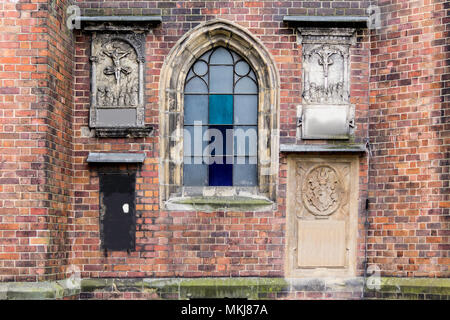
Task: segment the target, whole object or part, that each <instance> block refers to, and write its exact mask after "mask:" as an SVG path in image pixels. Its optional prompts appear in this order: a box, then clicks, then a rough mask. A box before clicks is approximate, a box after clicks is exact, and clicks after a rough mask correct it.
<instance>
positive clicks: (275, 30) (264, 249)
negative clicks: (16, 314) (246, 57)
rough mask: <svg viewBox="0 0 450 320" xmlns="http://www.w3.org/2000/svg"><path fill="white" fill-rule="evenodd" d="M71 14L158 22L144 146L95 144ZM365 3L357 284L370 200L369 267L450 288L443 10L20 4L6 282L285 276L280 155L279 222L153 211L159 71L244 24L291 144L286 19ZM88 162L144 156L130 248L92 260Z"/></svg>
mask: <svg viewBox="0 0 450 320" xmlns="http://www.w3.org/2000/svg"><path fill="white" fill-rule="evenodd" d="M69 4H76V5H78V6H79V7H80V8H81V12H82V14H83V15H84V14H85V15H112V14H120V15H125V14H132V15H150V14H157V15H161V16H162V18H163V21H162V23H161V24H160V25H158V26H157V27H156V28H154V29H152V30H151V31H150V32H149V33H148V35H147V38H146V65H145V84H146V85H145V97H146V100H145V101H146V114H145V122H146V123H147V124H152V125H153V126H154V128H155V130H154V133H153V134H152V136H151V137H148V138H135V139H130V138H114V139H104V138H103V139H99V138H95V137H93V136H92V133H91V132H90V131H89V129H88V123H89V119H88V117H89V113H88V111H89V101H90V84H89V83H90V78H89V77H90V62H89V55H90V36H89V33H86V32H82V31H80V30H74V31H72V30H68V28H67V26H66V24H65V21H66V19H67V16H68V15H67V13H66V11H65V8H66V7H67V6H68V5H69ZM371 4H375V5H378V7H379V8H380V9H381V28H379V29H375V30H367V29H364V30H359V31H358V33H357V42H356V45H355V46H354V47H353V48H352V49H351V84H352V87H351V103H352V104H354V105H355V106H356V125H357V130H356V133H355V142H363V141H364V139H365V138H369V139H370V143H371V146H372V156H371V157H368V156H363V157H361V159H360V177H359V179H360V194H359V201H360V203H359V208H360V210H359V229H360V232H359V237H358V275H359V276H361V275H362V274H363V270H364V267H363V261H364V249H365V247H364V225H363V222H364V215H365V212H364V210H363V209H364V203H365V199H366V198H367V197H369V199H370V206H369V212H368V215H369V223H370V226H369V230H368V238H367V242H368V246H367V253H368V263H369V264H376V265H378V266H379V267H380V269H381V274H382V275H383V276H396V277H449V275H450V272H449V264H450V260H449V257H448V252H449V249H450V244H449V220H448V216H449V208H450V201H449V200H450V199H449V160H448V159H449V153H448V145H449V132H450V125H449V121H448V116H449V96H450V92H449V80H450V78H449V76H448V75H449V67H448V59H449V58H450V56H449V53H448V48H449V45H450V44H449V42H448V39H449V32H450V30H449V20H448V19H449V18H448V14H449V10H450V8H449V6H448V3H445V1H443V0H434V1H431V0H418V1H400V0H390V1H382V0H380V1H255V2H251V1H227V2H224V1H221V2H216V1H74V2H73V3H69V2H68V1H59V0H58V1H57V0H54V1H49V0H27V1H22V0H19V1H18V2H17V3H16V2H4V3H2V4H0V8H1V9H2V10H0V48H1V52H2V54H1V55H0V84H1V85H0V106H1V108H0V151H1V152H0V168H1V172H0V281H3V282H13V281H14V282H21V281H44V280H47V281H54V280H60V279H64V278H66V277H67V273H66V272H67V267H68V266H70V265H75V266H77V267H79V268H80V270H81V275H82V277H83V278H99V277H100V278H103V277H112V278H123V277H127V278H140V277H146V278H154V277H228V276H235V277H238V276H240V277H244V276H253V277H283V275H284V247H285V238H284V236H285V215H286V213H285V207H286V204H285V199H286V177H287V161H286V156H285V155H284V154H280V171H279V184H278V199H277V204H278V209H277V210H276V211H273V212H179V211H163V210H160V207H159V196H160V195H159V130H158V127H159V123H158V121H159V91H158V89H159V80H160V70H161V67H162V64H163V62H164V58H165V57H166V56H167V55H168V53H169V51H170V49H171V48H172V47H173V46H174V45H175V43H176V42H177V41H178V40H179V39H180V37H181V36H182V35H183V34H185V33H186V32H187V31H189V30H191V29H192V28H194V27H195V26H197V25H199V24H200V23H202V22H205V21H209V20H212V19H215V18H221V19H226V20H230V21H233V22H235V23H237V24H239V25H240V26H242V27H243V28H246V29H247V30H248V31H249V32H250V33H251V34H252V35H253V36H255V37H257V38H258V39H260V40H261V41H262V43H263V44H264V46H265V47H266V48H267V50H268V51H269V52H270V53H271V54H272V56H273V58H274V60H275V63H276V66H277V68H278V71H279V74H280V143H282V144H286V143H290V144H292V143H293V144H300V143H303V142H302V141H301V140H298V139H297V138H296V120H297V118H296V117H297V111H296V106H297V105H298V104H300V103H301V68H302V65H301V63H302V61H301V46H300V45H298V44H297V37H296V34H295V28H294V27H293V26H289V25H286V24H284V23H283V22H282V19H283V16H285V15H366V12H365V10H366V8H367V7H368V6H369V5H371ZM89 152H145V154H146V156H147V158H146V160H145V163H144V164H142V166H141V167H140V170H138V172H137V186H136V190H137V193H136V196H137V207H136V209H137V230H136V251H134V252H130V253H127V252H109V253H107V254H106V256H105V253H104V252H103V251H102V250H101V249H100V232H99V200H98V199H99V186H98V183H99V180H98V171H97V170H96V168H95V167H93V166H89V165H88V164H87V163H86V157H87V155H88V153H89ZM121 169H123V170H125V169H126V167H125V166H124V167H122V168H121ZM308 294H310V293H308ZM325 294H326V293H324V292H319V293H317V294H316V296H314V297H316V298H322V297H324V295H325ZM344 295H345V294H344ZM347 295H348V293H347ZM130 297H133V296H132V295H130ZM292 298H294V297H292ZM297 298H302V296H298V297H297Z"/></svg>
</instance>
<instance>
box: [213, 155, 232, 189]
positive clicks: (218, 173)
mask: <svg viewBox="0 0 450 320" xmlns="http://www.w3.org/2000/svg"><path fill="white" fill-rule="evenodd" d="M222 162H223V164H217V163H213V164H211V165H209V185H210V186H231V185H233V165H232V164H226V163H225V162H226V160H225V159H223V161H222Z"/></svg>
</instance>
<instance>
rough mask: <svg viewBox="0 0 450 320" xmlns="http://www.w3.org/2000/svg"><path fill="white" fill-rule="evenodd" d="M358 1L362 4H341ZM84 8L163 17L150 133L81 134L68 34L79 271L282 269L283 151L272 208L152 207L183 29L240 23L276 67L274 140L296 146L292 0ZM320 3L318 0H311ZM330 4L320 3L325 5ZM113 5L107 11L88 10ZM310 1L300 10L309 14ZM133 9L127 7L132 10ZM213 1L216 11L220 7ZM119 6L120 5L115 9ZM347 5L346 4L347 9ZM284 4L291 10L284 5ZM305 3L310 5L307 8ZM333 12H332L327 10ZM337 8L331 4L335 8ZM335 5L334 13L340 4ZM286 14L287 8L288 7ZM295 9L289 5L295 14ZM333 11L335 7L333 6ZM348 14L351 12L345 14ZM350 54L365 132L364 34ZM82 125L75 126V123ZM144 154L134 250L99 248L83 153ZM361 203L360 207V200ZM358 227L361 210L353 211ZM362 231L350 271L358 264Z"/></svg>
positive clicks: (91, 170) (81, 39) (84, 69)
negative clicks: (163, 119) (164, 102)
mask: <svg viewBox="0 0 450 320" xmlns="http://www.w3.org/2000/svg"><path fill="white" fill-rule="evenodd" d="M346 3H348V4H349V9H348V10H351V9H350V7H352V6H353V7H355V4H357V6H356V8H353V9H357V8H359V6H360V5H361V6H362V3H359V2H356V1H353V2H346ZM79 4H80V6H82V7H84V8H85V12H86V13H89V14H102V13H104V14H119V13H120V14H129V13H138V14H140V13H142V14H162V15H163V22H162V24H161V25H159V26H158V27H157V28H155V29H152V31H151V32H150V33H149V35H148V36H147V39H146V40H147V44H146V72H145V74H146V76H145V81H146V85H145V86H146V92H145V94H146V123H149V124H152V125H154V126H155V132H154V134H153V137H151V138H141V139H97V138H94V137H88V136H82V130H86V128H87V126H88V120H89V119H88V110H89V94H90V91H89V81H90V80H89V79H90V78H89V77H90V64H89V55H90V36H89V34H88V33H82V32H76V33H75V38H76V44H75V47H76V54H75V61H76V63H75V116H74V126H73V130H74V137H75V138H74V158H73V159H74V163H75V164H74V180H73V181H74V192H75V199H74V201H75V202H74V214H75V217H76V219H75V224H76V232H75V238H76V239H75V240H74V241H75V243H76V245H75V246H74V251H75V256H76V258H74V259H73V260H72V263H74V264H76V265H79V266H80V267H81V271H82V275H83V277H99V276H100V277H125V276H127V277H141V276H142V277H154V276H156V277H174V276H185V277H199V276H230V275H231V276H281V277H282V276H283V275H284V245H285V239H284V236H285V196H286V174H287V173H286V170H287V167H286V158H285V157H284V156H282V158H281V160H280V184H279V192H278V205H279V206H278V211H274V212H212V213H207V212H166V211H160V208H159V193H158V190H159V186H158V174H159V172H158V163H159V159H158V157H159V145H158V143H159V131H158V120H159V100H158V97H159V92H158V86H159V80H160V77H159V76H160V70H161V67H162V64H163V62H164V59H165V57H166V56H167V54H168V53H169V51H170V49H171V48H172V47H173V46H174V45H175V43H176V42H177V41H178V40H179V39H180V38H181V36H182V35H183V34H185V33H186V32H187V31H188V30H190V29H191V28H193V27H195V26H196V25H198V24H199V23H201V22H204V21H207V20H211V19H214V18H222V19H228V20H231V21H234V22H236V23H238V24H239V25H240V26H242V27H244V28H247V29H248V31H249V32H250V33H252V34H253V35H254V36H255V37H258V38H259V39H260V40H261V41H262V42H263V44H264V45H265V46H266V48H267V49H268V50H269V51H270V53H271V54H272V55H273V57H274V60H275V62H276V65H277V68H278V70H279V73H280V81H281V82H280V83H281V89H280V97H281V101H280V122H281V124H280V130H281V131H280V136H281V141H280V143H300V142H301V141H298V140H297V139H296V137H295V135H296V128H297V127H296V121H297V118H296V117H297V111H296V110H297V105H298V104H299V103H301V68H302V65H301V46H300V45H298V44H297V36H296V33H295V28H294V27H292V26H287V25H285V24H284V23H283V22H282V19H283V16H284V15H286V14H300V12H299V11H298V10H297V9H294V8H293V4H292V3H291V2H272V1H264V2H242V1H229V2H220V5H218V3H217V2H209V1H206V2H204V1H199V2H195V1H178V2H175V1H171V2H158V3H155V2H108V3H101V4H100V3H98V2H85V1H83V2H80V3H79ZM317 4H319V2H317ZM328 4H329V3H328ZM99 5H100V6H101V8H114V9H110V10H109V9H108V10H102V9H97V8H98V6H99ZM315 5H316V4H314V5H313V7H312V8H311V9H308V12H318V11H316V10H319V9H317V8H315ZM134 7H136V8H134ZM219 7H220V9H219ZM122 8H123V9H122ZM353 9H352V10H353ZM292 10H293V11H292ZM309 10H314V11H309ZM336 10H337V9H336ZM339 10H340V9H339ZM345 10H347V9H342V10H340V11H339V12H341V14H342V12H343V11H345ZM291 11H292V12H291ZM297 11H298V12H297ZM336 12H337V11H336ZM352 12H354V11H352ZM357 38H358V40H357V44H356V46H355V47H354V48H353V49H352V50H351V54H352V60H351V64H352V88H351V94H352V103H353V104H355V105H356V109H357V121H356V122H357V134H356V135H357V137H356V140H357V141H359V142H361V141H362V140H363V138H364V137H367V135H368V133H367V130H368V123H367V122H368V121H367V119H368V102H369V101H368V98H369V96H368V77H369V72H368V70H369V43H368V39H369V38H368V36H367V31H366V33H364V32H362V31H361V32H359V33H358V37H357ZM82 127H84V129H82ZM101 151H103V152H108V151H111V152H112V151H124V152H125V151H141V152H142V151H145V152H146V155H147V159H146V161H145V163H144V164H143V165H142V168H141V170H139V171H138V173H137V188H136V190H137V211H138V219H137V233H136V252H131V253H126V252H112V253H108V254H107V257H105V255H104V252H102V251H101V250H100V238H99V225H98V223H99V209H98V208H99V207H98V197H99V194H98V190H99V187H98V175H97V169H96V168H95V167H92V166H91V167H90V166H88V165H87V164H86V162H85V159H86V157H87V155H88V154H89V152H101ZM360 168H361V172H360V175H361V178H360V181H361V199H364V198H365V196H364V195H365V193H366V191H365V190H366V187H365V186H366V184H367V183H366V182H367V178H366V177H367V164H366V159H365V158H362V159H361V164H360ZM360 207H361V206H360ZM360 214H361V221H360V222H361V224H360V226H361V229H362V222H363V220H362V218H363V215H364V212H363V211H361V213H360ZM363 235H364V234H363V231H362V230H361V237H360V245H359V249H360V250H359V261H358V265H359V270H362V260H363V256H362V255H363V248H364V246H363V243H361V241H362V239H363V238H362V236H363Z"/></svg>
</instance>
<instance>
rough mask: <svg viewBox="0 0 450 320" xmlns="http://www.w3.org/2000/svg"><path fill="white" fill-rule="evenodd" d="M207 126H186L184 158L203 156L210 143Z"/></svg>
mask: <svg viewBox="0 0 450 320" xmlns="http://www.w3.org/2000/svg"><path fill="white" fill-rule="evenodd" d="M207 128H208V127H206V126H185V127H184V130H183V154H184V156H199V157H200V156H202V155H203V150H205V148H206V146H207V144H208V142H207V141H206V129H207Z"/></svg>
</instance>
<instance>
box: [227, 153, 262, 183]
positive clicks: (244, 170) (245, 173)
mask: <svg viewBox="0 0 450 320" xmlns="http://www.w3.org/2000/svg"><path fill="white" fill-rule="evenodd" d="M246 160H247V161H245V162H248V159H246ZM233 185H234V186H256V185H257V166H256V164H235V165H234V166H233Z"/></svg>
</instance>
